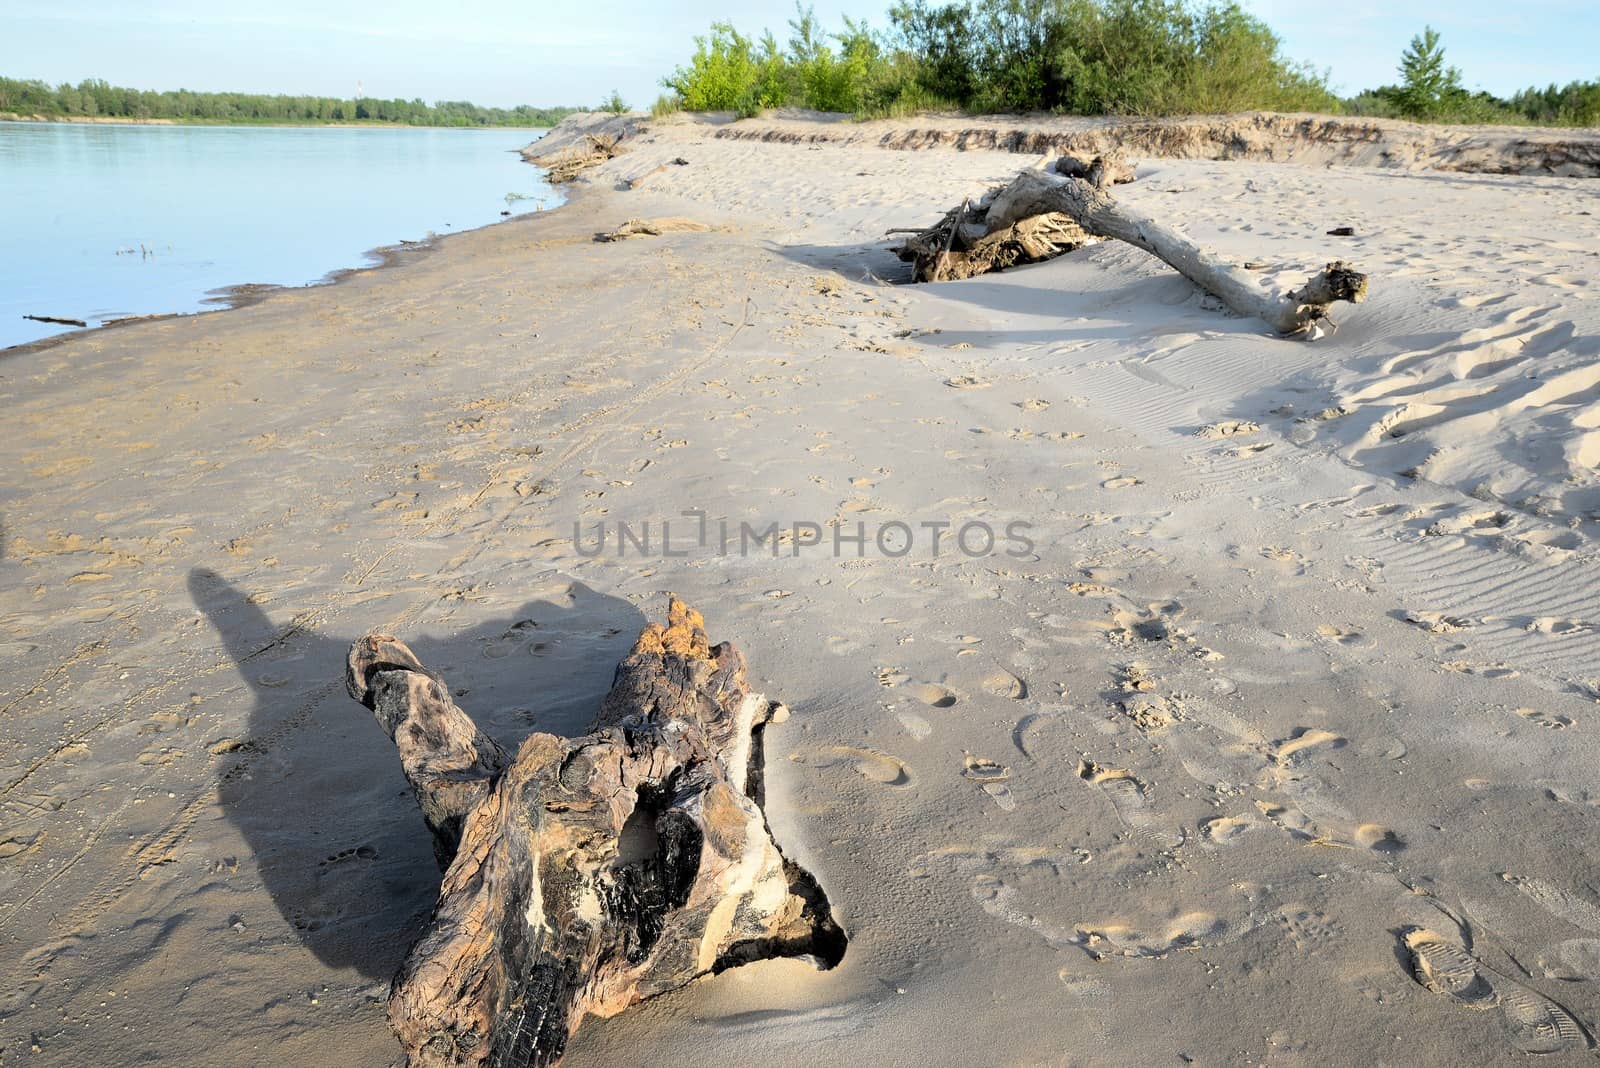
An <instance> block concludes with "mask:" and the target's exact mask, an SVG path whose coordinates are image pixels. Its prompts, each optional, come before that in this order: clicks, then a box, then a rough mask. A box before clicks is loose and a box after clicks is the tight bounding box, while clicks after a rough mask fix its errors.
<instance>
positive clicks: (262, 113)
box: [0, 78, 581, 127]
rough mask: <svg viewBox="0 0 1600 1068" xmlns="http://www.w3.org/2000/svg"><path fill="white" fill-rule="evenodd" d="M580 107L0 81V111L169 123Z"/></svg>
mask: <svg viewBox="0 0 1600 1068" xmlns="http://www.w3.org/2000/svg"><path fill="white" fill-rule="evenodd" d="M578 110H581V109H578V108H570V107H531V106H529V105H526V104H523V105H520V106H518V107H514V108H491V107H482V106H480V105H478V104H473V103H470V102H468V101H465V100H439V101H435V102H434V103H432V104H428V103H425V102H423V101H422V100H421V99H420V98H418V99H415V100H401V99H398V98H397V99H393V100H381V99H378V98H376V97H358V98H356V99H352V100H343V99H340V98H338V97H328V96H284V95H265V94H260V93H201V92H192V91H190V90H188V89H171V90H148V89H128V88H124V87H122V86H116V85H111V84H109V83H107V82H105V81H101V80H99V79H95V78H91V79H86V80H84V81H81V82H79V83H78V84H77V85H72V84H70V83H65V82H64V83H62V84H61V85H56V86H52V85H50V84H48V83H46V82H43V81H37V80H20V79H16V78H0V114H12V115H22V116H30V117H31V116H40V117H43V118H86V119H90V118H112V119H132V120H147V119H170V120H173V121H176V122H214V123H336V122H337V123H347V122H348V123H390V124H394V125H406V126H455V127H462V126H467V127H470V126H554V125H555V124H556V123H558V122H560V121H561V120H562V119H563V118H564V117H566V116H567V115H569V114H571V113H572V112H574V111H578Z"/></svg>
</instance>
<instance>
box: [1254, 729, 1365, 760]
mask: <svg viewBox="0 0 1600 1068" xmlns="http://www.w3.org/2000/svg"><path fill="white" fill-rule="evenodd" d="M1348 744H1349V739H1347V738H1344V737H1341V736H1340V735H1337V734H1334V733H1333V732H1332V731H1325V730H1322V729H1321V728H1319V727H1301V728H1299V729H1298V730H1296V731H1295V732H1294V733H1293V734H1292V735H1290V736H1289V737H1288V738H1285V739H1284V740H1283V741H1280V742H1277V743H1275V744H1274V745H1273V747H1272V760H1273V763H1275V764H1277V765H1278V766H1279V767H1281V768H1287V767H1293V766H1296V765H1299V764H1303V763H1304V762H1305V761H1306V760H1307V759H1309V758H1310V757H1312V756H1316V755H1320V754H1322V753H1325V752H1328V751H1331V750H1334V749H1343V748H1344V747H1345V746H1346V745H1348Z"/></svg>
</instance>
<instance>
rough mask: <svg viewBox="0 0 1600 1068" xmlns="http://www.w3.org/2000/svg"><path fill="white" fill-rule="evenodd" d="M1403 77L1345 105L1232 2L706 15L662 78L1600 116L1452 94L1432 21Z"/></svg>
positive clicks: (1147, 105)
mask: <svg viewBox="0 0 1600 1068" xmlns="http://www.w3.org/2000/svg"><path fill="white" fill-rule="evenodd" d="M1400 73H1401V77H1402V84H1401V85H1399V86H1384V87H1382V88H1379V89H1373V90H1368V91H1367V92H1364V93H1361V94H1359V95H1357V96H1355V97H1353V98H1351V99H1350V100H1347V101H1340V100H1339V99H1338V98H1337V97H1335V96H1334V95H1333V93H1332V92H1331V91H1330V90H1329V88H1328V79H1327V75H1326V73H1323V72H1319V71H1317V70H1314V69H1312V68H1310V67H1308V66H1306V65H1304V64H1300V63H1295V62H1293V61H1291V60H1289V59H1288V58H1287V57H1285V56H1284V54H1283V43H1282V41H1281V40H1280V39H1279V38H1278V36H1277V34H1275V33H1273V32H1272V30H1271V28H1270V27H1268V26H1267V25H1266V23H1264V22H1262V21H1261V20H1260V19H1258V18H1256V17H1255V16H1253V15H1251V14H1250V13H1248V12H1247V11H1245V10H1244V8H1242V7H1241V6H1240V5H1239V3H1237V2H1235V0H944V2H940V0H898V2H897V3H896V4H895V5H894V6H893V7H892V8H890V10H889V27H888V29H887V30H885V31H882V32H879V31H874V30H872V29H870V28H869V27H868V26H867V25H866V24H865V23H860V22H854V21H852V20H850V19H848V18H847V19H845V20H844V27H843V29H841V30H839V31H837V32H833V33H828V32H825V31H824V30H823V29H822V28H821V26H820V25H819V24H818V22H817V19H816V17H815V15H814V14H813V12H812V11H811V9H809V8H806V7H803V6H799V5H797V6H796V14H795V17H794V18H793V19H791V20H790V21H789V39H788V42H787V44H786V45H784V46H781V47H780V45H779V44H778V42H777V40H776V39H775V38H774V37H773V35H772V34H771V33H766V34H763V35H762V36H761V37H760V39H759V40H758V39H755V38H750V37H745V36H743V35H741V34H740V33H739V32H738V31H737V30H735V29H734V28H733V26H732V25H731V24H730V23H726V22H721V23H716V24H714V25H713V26H712V28H711V33H710V35H709V36H706V37H697V38H695V52H694V55H693V56H692V57H691V58H690V60H689V63H688V65H687V66H684V67H679V68H678V69H677V70H676V71H674V72H673V74H672V75H671V76H670V77H668V78H666V79H664V80H663V85H665V86H666V88H667V89H669V90H671V92H672V93H673V98H674V99H676V100H678V101H679V102H680V104H681V106H682V107H685V108H690V109H693V110H731V111H736V112H738V113H739V114H740V115H753V114H755V113H757V112H758V111H760V110H761V109H763V108H770V107H778V106H783V105H794V106H800V107H807V108H814V109H816V110H819V111H846V112H853V113H855V114H856V115H858V116H862V117H876V116H887V115H905V114H910V113H913V112H916V111H926V110H930V109H935V108H958V109H963V110H966V111H974V112H985V111H986V112H1004V111H1051V112H1057V113H1064V114H1077V115H1107V114H1113V115H1183V114H1215V113H1224V112H1234V111H1248V110H1270V111H1323V112H1338V111H1349V112H1353V113H1355V114H1358V115H1377V116H1386V117H1397V118H1400V117H1410V118H1417V119H1425V120H1430V121H1442V122H1477V123H1490V122H1498V123H1506V122H1523V123H1526V122H1542V123H1559V124H1566V125H1578V124H1593V123H1600V82H1573V83H1571V84H1570V85H1567V86H1565V87H1560V88H1558V87H1557V86H1554V85H1552V86H1550V87H1549V88H1547V89H1528V90H1525V91H1523V92H1522V93H1519V94H1517V95H1516V96H1515V97H1513V98H1511V99H1510V100H1499V99H1497V98H1495V97H1493V96H1490V95H1489V94H1487V93H1472V92H1468V91H1467V90H1466V89H1464V88H1462V85H1461V74H1460V72H1459V71H1458V70H1456V69H1455V68H1454V67H1451V66H1449V65H1447V64H1446V63H1445V60H1444V48H1443V46H1442V45H1441V44H1440V42H1439V35H1438V34H1437V33H1435V32H1434V31H1433V30H1432V29H1431V28H1429V29H1425V30H1424V31H1423V32H1422V33H1421V34H1419V35H1418V36H1417V37H1415V38H1413V39H1412V41H1411V45H1410V47H1409V48H1408V49H1407V50H1406V52H1405V55H1404V57H1403V58H1402V60H1401V66H1400Z"/></svg>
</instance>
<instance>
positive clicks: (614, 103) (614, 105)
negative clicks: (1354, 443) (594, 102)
mask: <svg viewBox="0 0 1600 1068" xmlns="http://www.w3.org/2000/svg"><path fill="white" fill-rule="evenodd" d="M600 110H601V111H609V112H611V114H613V115H626V114H627V113H628V102H627V101H626V100H623V99H622V94H621V93H619V92H617V91H616V90H615V89H613V90H611V95H610V96H608V97H606V98H605V101H604V102H603V103H602V104H601V105H600Z"/></svg>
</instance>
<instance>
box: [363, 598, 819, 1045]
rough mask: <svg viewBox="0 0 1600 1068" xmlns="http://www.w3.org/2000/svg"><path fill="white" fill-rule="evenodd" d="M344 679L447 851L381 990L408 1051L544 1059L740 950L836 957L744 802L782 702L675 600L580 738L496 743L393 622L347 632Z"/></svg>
mask: <svg viewBox="0 0 1600 1068" xmlns="http://www.w3.org/2000/svg"><path fill="white" fill-rule="evenodd" d="M346 684H347V686H348V688H349V690H350V693H351V696H353V697H355V698H356V699H357V700H359V701H361V702H362V703H364V704H365V705H367V707H368V708H370V709H372V710H373V712H374V713H375V715H376V717H377V719H378V722H379V723H380V724H381V725H382V726H383V728H384V730H385V731H386V732H388V733H389V735H390V736H391V737H392V738H393V739H394V742H395V745H396V746H397V748H398V749H399V751H400V759H401V764H402V766H403V767H404V769H405V773H406V777H407V779H409V780H410V782H411V787H412V790H413V791H414V792H415V793H416V796H417V800H418V802H419V803H420V805H421V807H422V812H423V816H424V818H425V819H426V821H427V823H428V826H429V827H430V828H431V829H432V830H433V833H434V836H435V840H436V851H437V852H438V855H439V858H440V862H441V864H442V865H447V868H446V871H445V876H444V883H443V886H442V888H441V890H440V894H439V901H438V904H437V906H436V907H435V909H434V914H433V919H432V922H431V923H430V924H429V927H428V931H427V933H426V934H425V935H424V936H423V938H422V940H421V941H419V942H418V943H417V945H416V946H415V947H414V948H413V949H412V951H411V954H410V956H409V957H408V958H407V959H406V962H405V964H404V965H403V967H402V968H401V970H400V973H399V975H398V976H396V978H395V982H394V988H393V990H392V992H391V994H390V999H389V1020H390V1024H391V1026H392V1027H393V1028H394V1030H395V1032H396V1034H397V1035H398V1036H399V1037H400V1041H401V1043H402V1044H403V1045H404V1046H405V1048H406V1050H407V1053H408V1055H409V1063H410V1064H411V1065H412V1066H414V1068H422V1066H429V1068H432V1066H442V1065H486V1066H493V1068H513V1066H514V1068H524V1066H545V1065H551V1064H555V1063H556V1062H557V1061H559V1060H560V1058H561V1055H562V1053H563V1051H564V1050H565V1048H566V1045H567V1041H568V1039H569V1038H570V1036H571V1035H572V1034H573V1033H574V1032H575V1031H576V1030H577V1027H578V1025H579V1023H580V1022H581V1021H582V1020H583V1018H584V1017H585V1016H586V1015H589V1014H591V1013H592V1014H594V1015H597V1016H610V1015H613V1014H615V1013H617V1012H620V1011H621V1010H623V1009H625V1008H627V1007H628V1006H629V1005H631V1004H633V1003H634V1002H636V1001H639V1000H641V999H643V998H647V997H650V996H652V995H655V994H659V993H662V992H665V991H668V990H672V989H675V988H677V987H680V986H683V985H684V984H685V983H688V982H690V981H691V980H693V979H695V978H698V977H700V976H702V975H707V974H710V973H713V972H716V971H720V970H721V969H723V968H727V967H731V966H733V965H736V964H741V963H744V962H747V961H751V960H758V959H762V958H767V957H783V956H805V955H810V956H812V957H814V958H816V960H817V962H818V963H819V965H820V966H822V967H831V966H832V965H833V964H835V963H837V962H838V961H839V959H840V958H841V957H842V956H843V953H844V947H845V936H844V933H843V932H842V931H841V930H840V928H839V926H838V925H837V924H836V923H835V922H834V920H833V917H832V914H831V912H830V911H829V908H828V901H827V897H826V896H825V895H824V894H823V892H822V889H821V888H820V887H819V886H818V885H817V882H816V880H815V879H813V878H812V877H811V875H810V874H808V873H807V872H806V871H805V870H804V869H802V868H800V867H799V866H798V865H796V864H795V863H793V862H792V861H790V860H788V859H786V858H785V857H784V855H783V853H782V852H781V851H780V850H779V849H778V846H777V844H776V843H775V842H774V841H773V839H772V835H771V832H770V831H769V830H768V828H767V825H766V818H765V816H764V815H763V813H762V810H761V801H762V789H761V778H760V775H761V767H762V759H761V730H762V727H763V726H764V724H766V723H767V722H768V720H769V719H770V718H771V717H772V716H773V714H774V712H775V711H776V710H777V709H779V708H780V706H777V705H771V704H769V703H768V702H767V700H766V698H764V697H763V696H762V695H760V694H758V693H754V692H752V691H751V689H750V687H749V684H748V683H747V681H746V679H745V665H744V658H743V656H742V655H741V654H740V653H739V651H738V650H737V649H736V648H734V646H732V645H731V644H727V643H724V644H721V645H716V646H712V645H711V644H710V642H709V641H708V640H707V638H706V633H705V627H704V622H703V620H702V619H701V617H700V614H699V613H698V612H694V611H692V610H691V609H689V608H687V607H686V606H685V605H684V604H683V603H682V602H681V601H678V600H677V599H676V598H673V599H672V601H671V602H670V605H669V608H668V624H667V626H666V627H662V626H660V625H658V624H653V623H652V624H650V625H648V626H646V627H645V629H644V632H643V633H642V634H640V636H639V640H638V642H637V643H636V644H635V645H634V647H633V651H632V652H630V653H629V654H628V656H627V657H626V658H625V659H624V660H623V661H622V663H621V665H620V666H619V667H618V668H617V674H616V680H615V683H614V684H613V686H612V688H611V692H610V693H609V694H608V695H607V696H606V698H605V700H604V702H603V703H602V705H601V708H600V712H599V715H598V717H597V718H596V720H595V722H594V725H593V726H592V728H591V729H590V732H589V733H588V734H586V735H584V736H583V737H580V738H559V737H556V736H555V735H550V734H534V735H532V736H530V737H529V738H528V739H527V740H526V741H524V742H523V743H522V747H521V748H520V749H519V750H518V752H517V754H516V755H515V757H511V758H508V757H507V755H506V753H505V752H504V751H503V750H502V749H501V748H500V747H499V746H498V745H496V744H495V743H494V742H493V741H492V740H491V739H489V738H488V737H487V736H485V735H484V734H483V733H482V732H481V731H479V730H478V729H477V727H476V726H474V725H473V723H472V720H471V719H470V718H468V716H467V715H466V713H464V712H462V711H461V709H459V708H457V707H456V705H455V703H454V702H453V701H452V700H451V698H450V692H449V690H448V689H447V688H446V687H445V685H444V683H443V682H442V681H441V680H440V679H439V678H438V677H437V676H435V675H433V674H432V673H430V672H429V671H428V670H427V669H426V668H424V667H423V666H422V664H421V663H420V662H419V661H418V660H417V658H416V656H415V655H413V654H412V652H411V651H410V650H409V649H408V648H406V646H405V645H404V644H402V643H401V642H399V641H396V640H395V639H394V638H390V637H387V636H384V635H374V636H370V637H367V638H363V639H361V640H360V641H358V642H356V643H355V644H354V646H352V647H351V650H350V660H349V666H348V672H347V675H346Z"/></svg>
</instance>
